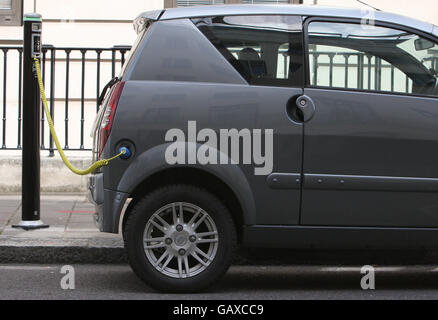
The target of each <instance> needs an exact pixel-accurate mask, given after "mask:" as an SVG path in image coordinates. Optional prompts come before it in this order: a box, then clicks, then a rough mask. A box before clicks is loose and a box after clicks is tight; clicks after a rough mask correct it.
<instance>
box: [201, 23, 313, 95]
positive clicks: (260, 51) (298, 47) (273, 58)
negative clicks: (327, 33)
mask: <svg viewBox="0 0 438 320" xmlns="http://www.w3.org/2000/svg"><path fill="white" fill-rule="evenodd" d="M192 21H193V22H194V23H195V25H196V26H197V27H198V29H199V30H200V31H201V32H202V33H203V34H204V36H206V37H207V39H208V40H210V42H211V43H212V44H213V45H214V46H215V47H216V49H217V50H218V51H219V52H220V53H221V54H222V55H223V56H224V57H225V59H227V60H228V62H229V63H230V64H231V65H232V66H233V67H234V68H235V69H236V70H237V71H238V72H239V73H240V74H241V75H242V77H243V78H245V80H246V81H247V82H248V83H249V84H253V85H266V86H290V87H294V86H295V87H301V86H302V82H303V77H304V75H303V74H304V68H303V64H304V63H303V44H302V29H301V28H302V22H301V17H299V16H290V15H284V16H280V15H279V16H273V15H266V16H265V15H259V16H254V15H252V16H220V17H206V18H200V19H199V18H198V19H193V20H192Z"/></svg>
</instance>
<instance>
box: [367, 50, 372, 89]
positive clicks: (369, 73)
mask: <svg viewBox="0 0 438 320" xmlns="http://www.w3.org/2000/svg"><path fill="white" fill-rule="evenodd" d="M367 58H368V90H371V59H372V57H371V56H367Z"/></svg>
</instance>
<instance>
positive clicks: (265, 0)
mask: <svg viewBox="0 0 438 320" xmlns="http://www.w3.org/2000/svg"><path fill="white" fill-rule="evenodd" d="M242 3H247V4H278V3H291V1H289V0H242Z"/></svg>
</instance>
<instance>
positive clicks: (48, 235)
mask: <svg viewBox="0 0 438 320" xmlns="http://www.w3.org/2000/svg"><path fill="white" fill-rule="evenodd" d="M93 213H94V207H93V205H92V204H91V203H89V202H88V200H87V199H86V197H85V195H80V194H78V195H71V194H68V195H42V196H41V219H42V220H43V222H44V223H46V224H48V225H50V228H48V229H40V230H33V231H24V230H22V229H15V228H12V227H11V226H12V225H14V224H17V223H18V222H20V220H21V195H2V196H0V263H5V262H33V263H44V262H46V263H60V262H65V263H79V262H82V263H110V262H125V261H126V259H125V255H124V250H123V241H122V238H121V235H115V234H108V233H101V232H99V231H98V229H97V228H96V226H95V225H94V222H93Z"/></svg>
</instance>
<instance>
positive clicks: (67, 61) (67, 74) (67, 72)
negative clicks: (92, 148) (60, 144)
mask: <svg viewBox="0 0 438 320" xmlns="http://www.w3.org/2000/svg"><path fill="white" fill-rule="evenodd" d="M70 52H71V50H65V54H66V57H65V119H64V123H65V128H64V129H65V146H64V148H65V149H68V148H69V146H68V119H69V117H68V99H69V84H70Z"/></svg>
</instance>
